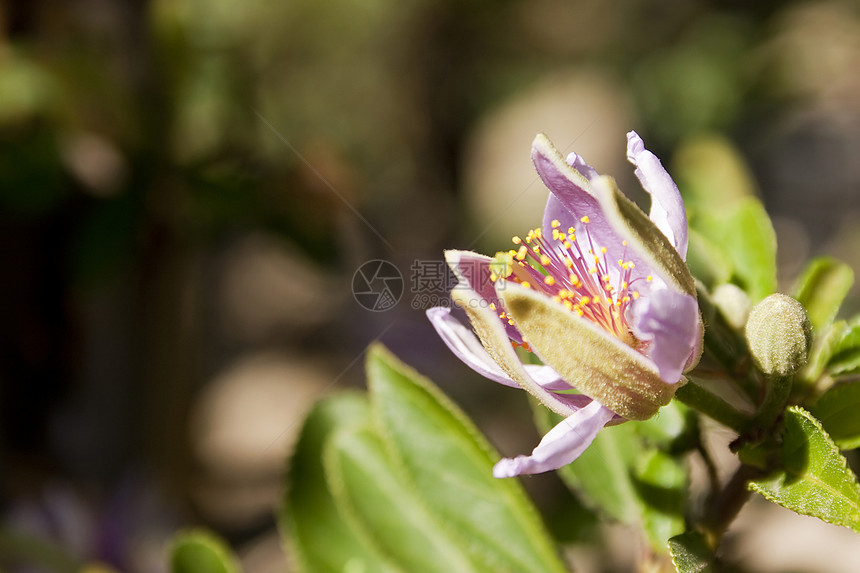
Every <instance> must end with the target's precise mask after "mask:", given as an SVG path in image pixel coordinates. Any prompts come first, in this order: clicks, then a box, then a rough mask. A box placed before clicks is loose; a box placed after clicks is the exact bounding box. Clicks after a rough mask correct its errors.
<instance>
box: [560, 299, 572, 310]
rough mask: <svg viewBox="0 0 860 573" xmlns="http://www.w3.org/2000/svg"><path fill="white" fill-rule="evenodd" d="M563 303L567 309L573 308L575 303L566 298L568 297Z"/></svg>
mask: <svg viewBox="0 0 860 573" xmlns="http://www.w3.org/2000/svg"><path fill="white" fill-rule="evenodd" d="M562 304H563V305H564V307H565V308H566V309H567V310H573V303H572V302H570V301H569V300H566V299H565V300H564V301H562Z"/></svg>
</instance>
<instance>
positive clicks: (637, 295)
mask: <svg viewBox="0 0 860 573" xmlns="http://www.w3.org/2000/svg"><path fill="white" fill-rule="evenodd" d="M637 298H639V291H638V290H634V291H633V300H636V299H637Z"/></svg>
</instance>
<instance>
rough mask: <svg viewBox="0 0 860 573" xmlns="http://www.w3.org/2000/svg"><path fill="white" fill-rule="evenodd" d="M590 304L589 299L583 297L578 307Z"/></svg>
mask: <svg viewBox="0 0 860 573" xmlns="http://www.w3.org/2000/svg"><path fill="white" fill-rule="evenodd" d="M590 302H591V298H589V297H587V296H584V297H582V298H581V299H579V306H585V305H587V304H588V303H590Z"/></svg>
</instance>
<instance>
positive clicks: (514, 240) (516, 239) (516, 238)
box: [511, 236, 523, 245]
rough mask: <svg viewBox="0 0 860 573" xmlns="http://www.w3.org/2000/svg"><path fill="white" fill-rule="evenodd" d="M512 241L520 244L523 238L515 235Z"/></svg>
mask: <svg viewBox="0 0 860 573" xmlns="http://www.w3.org/2000/svg"><path fill="white" fill-rule="evenodd" d="M511 242H512V243H513V244H515V245H519V244H520V243H522V242H523V240H522V239H520V238H519V237H517V236H513V237H511Z"/></svg>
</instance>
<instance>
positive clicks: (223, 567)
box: [170, 529, 240, 573]
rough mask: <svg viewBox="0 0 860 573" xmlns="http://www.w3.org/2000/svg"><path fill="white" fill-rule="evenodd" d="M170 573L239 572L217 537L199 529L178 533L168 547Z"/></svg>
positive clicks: (226, 548) (223, 544) (226, 549)
mask: <svg viewBox="0 0 860 573" xmlns="http://www.w3.org/2000/svg"><path fill="white" fill-rule="evenodd" d="M170 571H171V573H239V571H240V569H239V566H238V565H237V563H236V559H235V557H233V554H232V552H231V551H230V549H229V548H228V547H227V545H226V544H225V543H224V542H223V541H222V540H221V539H219V538H218V537H216V536H215V535H213V534H212V533H209V532H208V531H204V530H201V529H195V530H192V531H187V532H183V533H179V534H178V535H177V536H176V537H175V538H174V540H173V543H172V544H171V547H170Z"/></svg>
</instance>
